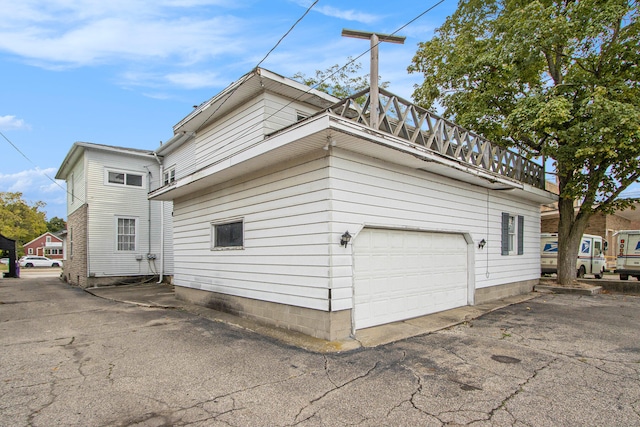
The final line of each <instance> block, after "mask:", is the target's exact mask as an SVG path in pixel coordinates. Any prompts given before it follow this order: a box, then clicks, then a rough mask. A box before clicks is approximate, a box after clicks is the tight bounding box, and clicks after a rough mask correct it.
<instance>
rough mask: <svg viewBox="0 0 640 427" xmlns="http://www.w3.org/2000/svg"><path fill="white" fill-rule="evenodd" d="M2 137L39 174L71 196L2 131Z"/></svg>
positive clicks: (0, 133)
mask: <svg viewBox="0 0 640 427" xmlns="http://www.w3.org/2000/svg"><path fill="white" fill-rule="evenodd" d="M0 135H2V137H3V138H4V139H5V140H6V141H7V142H8V143H9V144H10V145H11V146H12V147H13V148H14V149H15V150H16V151H17V152H18V153H20V155H21V156H22V157H24V158H25V159H26V160H27V161H28V162H29V163H31V164H32V165H33V167H35V168H36V170H37V171H38V172H40V173H41V174H42V175H44V176H46V177H47V178H48V179H49V181H51V182H53V183H54V184H55V185H57V186H58V187H60V188H61V189H62V191H64V192H65V193H67V194H71V193H69V192H68V191H67V189H66V188H64V187H63V186H62V185H60V183H59V182H58V181H56V180H55V179H53V178H51V177H50V176H49V175H47V173H45V172H44V171H42V170H41V169H40V167H39V166H38V165H36V164H35V163H34V162H33V161H32V160H31V159H30V158H29V157H27V155H26V154H24V153H23V152H22V150H20V149H19V148H18V146H17V145H15V144H14V143H13V142H12V141H11V140H10V139H9V138H7V136H6V135H5V134H4V133H2V132H1V131H0Z"/></svg>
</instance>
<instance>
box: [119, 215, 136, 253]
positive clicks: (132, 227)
mask: <svg viewBox="0 0 640 427" xmlns="http://www.w3.org/2000/svg"><path fill="white" fill-rule="evenodd" d="M137 223H138V222H137V221H136V218H116V250H117V251H135V250H136V237H137Z"/></svg>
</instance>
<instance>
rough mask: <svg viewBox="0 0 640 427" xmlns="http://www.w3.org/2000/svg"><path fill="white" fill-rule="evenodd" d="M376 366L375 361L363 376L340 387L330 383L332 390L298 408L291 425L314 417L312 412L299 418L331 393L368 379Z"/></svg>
mask: <svg viewBox="0 0 640 427" xmlns="http://www.w3.org/2000/svg"><path fill="white" fill-rule="evenodd" d="M325 359H326V358H325ZM378 365H380V361H376V363H375V364H374V365H373V367H371V368H370V369H369V370H367V372H365V373H364V374H362V375H358V376H357V377H354V378H352V379H350V380H349V381H346V382H344V383H342V384H341V385H336V384H335V383H334V382H333V381H331V383H332V384H333V385H334V388H332V389H330V390H327V391H326V392H324V393H323V394H322V395H320V396H318V397H316V398H315V399H312V400H311V401H309V403H308V404H307V405H306V406H303V407H302V408H300V411H298V414H297V415H296V416H295V418H294V424H293V425H298V424H300V423H301V422H303V421H305V420H308V419H310V418H312V417H313V416H315V414H316V412H314V413H313V414H312V415H311V416H309V417H306V418H304V419H302V420H300V419H299V418H300V416H301V415H302V413H303V412H304V411H305V409H307V408H309V407H310V406H311V405H313V404H314V403H316V402H318V401H320V400H322V399H324V398H325V397H327V396H328V395H329V394H331V393H333V392H335V391H337V390H340V389H342V388H344V387H346V386H348V385H349V384H352V383H354V382H356V381H359V380H361V379H363V378H366V377H368V376H369V375H370V374H371V373H372V372H373V371H374V370H375V369H376V368H377V367H378ZM325 366H326V365H325Z"/></svg>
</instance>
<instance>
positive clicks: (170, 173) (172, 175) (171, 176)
mask: <svg viewBox="0 0 640 427" xmlns="http://www.w3.org/2000/svg"><path fill="white" fill-rule="evenodd" d="M175 180H176V168H175V167H173V168H170V169H167V170H165V171H164V174H163V184H164V185H169V184H171V183H172V182H175Z"/></svg>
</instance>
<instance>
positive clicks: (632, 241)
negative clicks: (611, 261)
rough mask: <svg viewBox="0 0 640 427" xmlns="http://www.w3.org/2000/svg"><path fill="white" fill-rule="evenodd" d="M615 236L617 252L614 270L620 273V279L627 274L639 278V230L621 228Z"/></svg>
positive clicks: (627, 277)
mask: <svg viewBox="0 0 640 427" xmlns="http://www.w3.org/2000/svg"><path fill="white" fill-rule="evenodd" d="M615 236H617V239H616V241H617V243H618V246H617V251H618V254H617V257H616V269H615V271H614V272H615V273H618V274H620V280H628V279H629V276H633V277H635V278H636V279H638V280H640V230H622V231H618V232H617V233H616V234H615Z"/></svg>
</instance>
